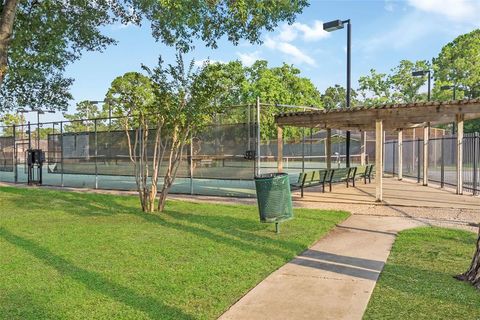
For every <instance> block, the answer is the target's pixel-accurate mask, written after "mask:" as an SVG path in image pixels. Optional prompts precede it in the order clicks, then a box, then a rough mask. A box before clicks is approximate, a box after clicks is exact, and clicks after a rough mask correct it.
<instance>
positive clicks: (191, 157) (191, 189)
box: [189, 124, 250, 195]
mask: <svg viewBox="0 0 480 320" xmlns="http://www.w3.org/2000/svg"><path fill="white" fill-rule="evenodd" d="M249 126H250V124H249ZM248 143H249V144H250V137H248ZM189 153H190V154H189V160H190V161H189V164H190V194H191V195H193V135H190V152H189Z"/></svg>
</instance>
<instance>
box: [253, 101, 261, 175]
mask: <svg viewBox="0 0 480 320" xmlns="http://www.w3.org/2000/svg"><path fill="white" fill-rule="evenodd" d="M260 115H261V114H260V97H257V152H256V156H257V157H256V158H257V161H256V163H257V167H256V172H255V175H256V176H259V175H260V172H261V169H260V165H261V161H262V159H261V154H260V151H261V148H260V147H261V136H260V128H261V127H260Z"/></svg>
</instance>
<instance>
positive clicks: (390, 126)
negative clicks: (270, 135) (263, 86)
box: [276, 99, 480, 130]
mask: <svg viewBox="0 0 480 320" xmlns="http://www.w3.org/2000/svg"><path fill="white" fill-rule="evenodd" d="M459 113H461V114H464V120H470V119H477V118H480V99H471V100H465V101H460V102H459V101H450V102H445V103H437V102H430V103H419V104H404V105H384V106H379V107H372V108H362V107H358V108H352V109H348V110H343V109H339V110H333V111H322V110H319V111H305V112H291V113H283V114H280V115H278V116H277V117H276V122H277V123H278V124H280V125H289V126H298V127H316V128H321V129H327V128H335V129H344V130H348V129H352V130H355V129H358V130H371V129H373V128H374V127H375V119H383V128H384V130H397V129H407V128H414V127H423V126H424V125H425V123H428V122H429V123H430V125H438V124H446V123H451V122H453V121H455V118H456V115H457V114H459Z"/></svg>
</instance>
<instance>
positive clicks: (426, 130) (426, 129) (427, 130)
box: [423, 122, 430, 186]
mask: <svg viewBox="0 0 480 320" xmlns="http://www.w3.org/2000/svg"><path fill="white" fill-rule="evenodd" d="M429 133H430V122H428V123H427V126H425V127H423V185H424V186H428V162H429V161H428V140H429V136H430V135H429Z"/></svg>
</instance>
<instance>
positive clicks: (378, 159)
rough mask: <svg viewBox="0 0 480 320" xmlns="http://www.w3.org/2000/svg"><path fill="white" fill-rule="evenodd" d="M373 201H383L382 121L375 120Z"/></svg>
mask: <svg viewBox="0 0 480 320" xmlns="http://www.w3.org/2000/svg"><path fill="white" fill-rule="evenodd" d="M375 183H376V188H375V189H376V190H375V191H376V192H375V201H377V202H381V201H382V200H383V120H382V119H376V120H375Z"/></svg>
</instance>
